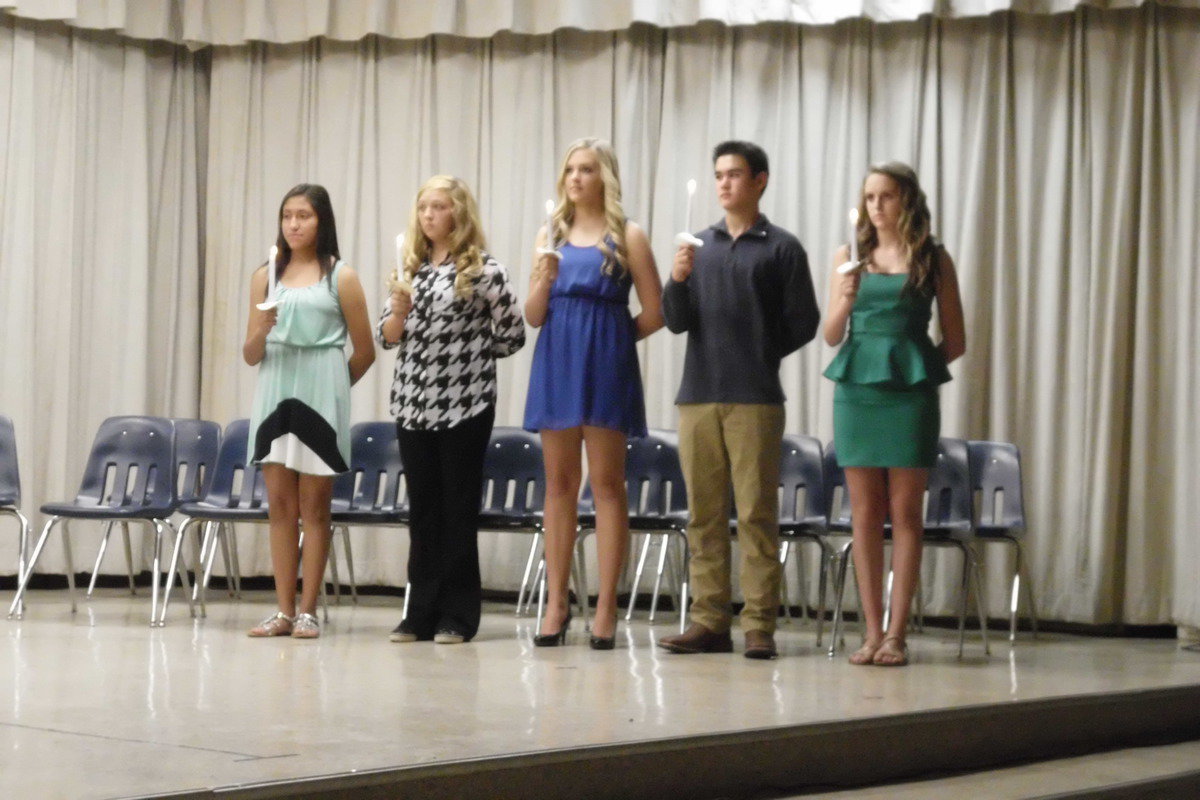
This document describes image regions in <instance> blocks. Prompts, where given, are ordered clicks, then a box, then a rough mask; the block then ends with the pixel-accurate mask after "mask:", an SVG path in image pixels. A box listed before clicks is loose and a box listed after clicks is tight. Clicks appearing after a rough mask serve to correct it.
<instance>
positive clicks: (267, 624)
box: [246, 611, 295, 638]
mask: <svg viewBox="0 0 1200 800" xmlns="http://www.w3.org/2000/svg"><path fill="white" fill-rule="evenodd" d="M294 623H295V620H293V619H292V618H291V617H289V616H288V615H287V614H285V613H283V612H282V611H276V612H275V613H274V614H272V615H271V616H269V617H267V618H266V619H264V620H263V621H262V622H260V623H258V624H257V625H255V626H254V627H253V628H251V629H250V630H248V631H246V635H247V636H253V637H255V638H261V637H265V636H288V635H290V634H291V633H292V630H293V625H294Z"/></svg>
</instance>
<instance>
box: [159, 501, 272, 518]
mask: <svg viewBox="0 0 1200 800" xmlns="http://www.w3.org/2000/svg"><path fill="white" fill-rule="evenodd" d="M179 513H180V514H183V515H184V516H186V517H196V518H198V519H211V520H217V521H228V522H265V521H266V519H267V509H266V507H264V506H259V507H258V508H245V507H242V506H232V507H230V506H218V505H215V504H213V503H206V502H204V501H200V502H198V503H184V504H183V505H181V506H179Z"/></svg>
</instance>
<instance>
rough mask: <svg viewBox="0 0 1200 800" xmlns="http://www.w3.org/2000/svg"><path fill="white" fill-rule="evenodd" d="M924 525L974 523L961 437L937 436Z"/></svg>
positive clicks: (967, 464) (968, 462) (968, 470)
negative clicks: (938, 437)
mask: <svg viewBox="0 0 1200 800" xmlns="http://www.w3.org/2000/svg"><path fill="white" fill-rule="evenodd" d="M927 494H928V497H927V500H926V504H925V526H926V527H927V528H929V527H962V526H966V527H971V526H972V525H973V524H974V518H975V516H974V514H973V513H972V512H973V506H974V503H973V499H972V494H971V459H970V457H969V456H968V454H967V442H966V440H965V439H954V438H950V437H948V436H943V437H942V438H940V439H938V454H937V462H936V463H935V464H934V466H933V469H931V470H929V488H928V493H927Z"/></svg>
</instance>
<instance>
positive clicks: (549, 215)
mask: <svg viewBox="0 0 1200 800" xmlns="http://www.w3.org/2000/svg"><path fill="white" fill-rule="evenodd" d="M554 234H555V230H554V201H553V200H547V201H546V241H545V242H544V243H543V244H542V246H541V247H539V248H538V250H537V251H538V255H542V256H553V257H554V258H557V259H558V260H559V261H562V253H560V252H558V250H557V249H556V248H555V247H554Z"/></svg>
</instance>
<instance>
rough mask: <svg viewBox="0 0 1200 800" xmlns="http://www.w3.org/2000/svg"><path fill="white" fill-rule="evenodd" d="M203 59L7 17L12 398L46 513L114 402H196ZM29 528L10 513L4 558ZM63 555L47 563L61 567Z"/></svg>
mask: <svg viewBox="0 0 1200 800" xmlns="http://www.w3.org/2000/svg"><path fill="white" fill-rule="evenodd" d="M205 69H206V66H205V65H204V64H203V63H201V61H198V60H197V58H196V57H194V56H193V55H191V54H189V53H188V52H187V51H186V50H184V49H182V48H179V47H176V46H172V45H167V44H163V43H149V42H133V41H128V40H123V39H120V38H118V37H116V36H114V35H113V34H108V33H99V32H95V31H80V30H71V29H68V28H66V27H65V26H62V25H58V24H46V23H30V22H27V21H25V20H15V19H13V18H11V17H0V108H2V109H3V111H2V112H0V186H2V187H3V188H2V189H0V286H3V291H0V318H2V319H3V326H4V347H3V348H2V349H0V359H2V361H0V364H2V368H0V372H2V374H3V375H4V378H3V380H2V381H0V413H4V414H7V415H8V416H10V417H12V419H13V422H14V425H15V427H16V431H17V446H18V451H19V453H20V459H21V464H20V466H21V479H22V488H23V492H24V497H23V502H22V507H23V508H24V510H25V511H26V512H27V513H28V515H29V516H31V517H34V518H35V522H37V523H38V524H40V522H41V521H42V518H41V517H40V515H35V514H34V513H33V512H35V511H36V509H37V507H38V506H39V505H40V504H41V503H44V502H48V501H60V500H65V499H69V498H70V497H73V496H74V494H75V491H76V489H77V488H78V486H79V477H80V474H81V472H82V468H83V464H84V459H85V456H86V455H87V451H88V449H89V447H90V445H91V440H92V436H93V434H94V433H95V431H96V428H97V427H98V426H99V424H100V422H101V420H103V419H104V418H105V417H108V416H111V415H115V414H164V415H180V416H195V414H196V412H197V411H198V403H199V384H200V362H199V350H200V345H199V334H200V308H201V302H200V299H201V298H200V286H201V282H200V235H199V230H200V213H199V209H200V203H201V192H200V186H201V184H200V179H201V177H202V175H201V172H200V160H199V156H200V152H201V149H202V148H201V141H202V140H201V139H198V138H197V137H198V136H203V134H204V131H205V127H204V126H205V119H204V110H205V109H206V107H207V99H206V76H205ZM77 527H78V529H79V533H80V534H81V535H80V536H78V537H77V545H78V546H77V549H76V550H75V552H76V558H77V560H76V562H75V563H76V566H77V567H78V568H80V569H82V568H83V564H85V563H86V564H88V565H89V568H90V564H91V559H92V558H94V557H95V553H96V548H95V541H96V539H95V538H92V537H91V536H90V534H89V533H88V528H87V526H86V525H80V526H77ZM10 533H11V534H12V535H10ZM34 533H35V534H36V533H38V531H37V530H35V531H34ZM16 541H17V539H16V536H15V532H12V531H10V530H9V529H8V526H7V525H5V526H4V528H3V529H0V574H7V575H11V574H13V573H14V572H15V569H16V563H17V562H16V553H17V547H16ZM119 550H120V548H119V547H117V548H114V551H113V552H114V553H116V552H119ZM61 554H62V550H61V546H60V543H59V542H58V541H56V542H54V543H53V544H52V545H51V546H50V547H48V548H47V551H46V555H45V557H44V558H43V560H42V561H41V563H40V565H39V568H40V569H41V570H44V571H49V572H59V573H62V572H63V571H64V562H63V559H62V555H61ZM120 562H121V558H120V557H119V556H115V555H114V558H113V559H112V560H111V561H110V562H109V563H110V564H111V565H112V571H114V572H121V571H123V570H124V566H123V565H122V564H121V563H120ZM141 563H142V565H143V566H144V565H146V564H148V563H149V559H148V555H147V556H146V557H143V558H141Z"/></svg>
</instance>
